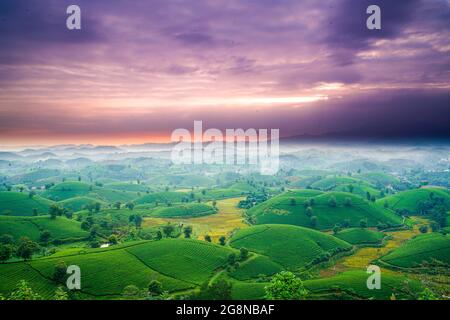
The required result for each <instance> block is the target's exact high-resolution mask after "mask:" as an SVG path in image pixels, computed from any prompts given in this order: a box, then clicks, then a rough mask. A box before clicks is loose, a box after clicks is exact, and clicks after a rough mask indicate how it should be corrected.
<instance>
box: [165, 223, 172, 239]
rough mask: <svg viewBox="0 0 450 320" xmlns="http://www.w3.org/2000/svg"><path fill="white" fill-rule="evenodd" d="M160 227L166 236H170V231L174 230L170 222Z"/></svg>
mask: <svg viewBox="0 0 450 320" xmlns="http://www.w3.org/2000/svg"><path fill="white" fill-rule="evenodd" d="M162 229H163V233H164V235H165V236H166V238H168V237H170V236H171V235H172V232H173V231H174V230H175V228H174V226H173V225H171V224H166V225H165V226H163V227H162Z"/></svg>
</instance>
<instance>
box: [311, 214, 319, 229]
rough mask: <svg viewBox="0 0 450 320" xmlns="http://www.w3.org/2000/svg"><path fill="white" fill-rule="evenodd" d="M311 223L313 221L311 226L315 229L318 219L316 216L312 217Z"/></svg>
mask: <svg viewBox="0 0 450 320" xmlns="http://www.w3.org/2000/svg"><path fill="white" fill-rule="evenodd" d="M310 221H311V226H312V227H313V228H315V227H316V226H317V217H316V216H312V217H311V219H310Z"/></svg>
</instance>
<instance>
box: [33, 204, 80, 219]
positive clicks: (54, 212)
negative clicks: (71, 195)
mask: <svg viewBox="0 0 450 320" xmlns="http://www.w3.org/2000/svg"><path fill="white" fill-rule="evenodd" d="M48 214H49V215H50V218H52V219H56V217H61V216H62V215H64V216H65V217H66V218H68V219H72V217H73V212H72V211H71V210H68V209H65V208H64V207H63V206H60V205H57V204H52V205H51V206H50V208H49V209H48ZM36 215H37V212H36Z"/></svg>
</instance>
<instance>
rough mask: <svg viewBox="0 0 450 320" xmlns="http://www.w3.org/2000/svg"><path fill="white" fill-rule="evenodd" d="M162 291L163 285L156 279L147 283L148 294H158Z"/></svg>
mask: <svg viewBox="0 0 450 320" xmlns="http://www.w3.org/2000/svg"><path fill="white" fill-rule="evenodd" d="M162 293H163V287H162V284H161V282H159V281H158V280H152V281H150V283H149V284H148V294H149V295H150V296H159V295H161V294H162Z"/></svg>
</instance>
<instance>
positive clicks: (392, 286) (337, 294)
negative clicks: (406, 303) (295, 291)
mask: <svg viewBox="0 0 450 320" xmlns="http://www.w3.org/2000/svg"><path fill="white" fill-rule="evenodd" d="M367 277H368V274H367V273H366V272H365V271H347V272H344V273H341V274H338V275H335V276H333V277H329V278H322V279H314V280H306V281H305V282H304V284H305V287H306V288H307V289H308V290H309V291H310V293H311V295H315V296H317V297H318V298H326V299H349V298H351V299H371V298H373V299H377V300H389V299H390V298H391V296H392V294H394V295H395V297H396V299H407V298H409V299H411V298H414V297H411V295H410V294H409V293H408V292H406V291H405V290H403V287H404V283H405V282H406V281H408V283H409V287H410V289H411V290H412V291H413V292H421V291H422V288H421V285H420V283H419V282H417V281H414V280H411V279H409V278H408V277H406V276H403V275H395V274H388V273H383V275H382V278H381V279H382V280H381V283H382V284H381V288H380V289H379V290H369V289H368V288H367V284H366V283H367Z"/></svg>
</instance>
